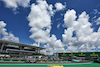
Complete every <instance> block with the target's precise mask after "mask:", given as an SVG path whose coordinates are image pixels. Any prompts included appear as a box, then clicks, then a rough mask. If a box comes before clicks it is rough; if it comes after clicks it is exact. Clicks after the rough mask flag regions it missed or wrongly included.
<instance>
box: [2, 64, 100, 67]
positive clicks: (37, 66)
mask: <svg viewBox="0 0 100 67" xmlns="http://www.w3.org/2000/svg"><path fill="white" fill-rule="evenodd" d="M0 67H100V63H78V64H76V63H71V64H0Z"/></svg>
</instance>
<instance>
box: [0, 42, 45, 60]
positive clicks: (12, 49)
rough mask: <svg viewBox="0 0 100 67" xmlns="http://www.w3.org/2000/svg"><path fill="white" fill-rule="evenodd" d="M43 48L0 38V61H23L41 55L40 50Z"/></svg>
mask: <svg viewBox="0 0 100 67" xmlns="http://www.w3.org/2000/svg"><path fill="white" fill-rule="evenodd" d="M42 49H45V48H42V47H36V46H32V45H26V44H21V43H15V42H10V41H4V40H0V61H5V60H6V61H25V60H30V59H31V58H33V56H39V55H43V54H40V50H42Z"/></svg>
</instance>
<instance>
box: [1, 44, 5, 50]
mask: <svg viewBox="0 0 100 67" xmlns="http://www.w3.org/2000/svg"><path fill="white" fill-rule="evenodd" d="M3 47H4V43H2V46H1V52H2V51H3Z"/></svg>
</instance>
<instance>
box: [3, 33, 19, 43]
mask: <svg viewBox="0 0 100 67" xmlns="http://www.w3.org/2000/svg"><path fill="white" fill-rule="evenodd" d="M2 39H3V40H6V41H12V42H19V38H18V37H15V36H14V35H13V34H12V33H9V34H8V35H5V36H3V37H2Z"/></svg>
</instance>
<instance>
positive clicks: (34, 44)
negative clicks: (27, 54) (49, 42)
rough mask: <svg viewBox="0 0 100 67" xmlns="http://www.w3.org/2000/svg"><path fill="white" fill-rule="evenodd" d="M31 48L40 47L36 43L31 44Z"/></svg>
mask: <svg viewBox="0 0 100 67" xmlns="http://www.w3.org/2000/svg"><path fill="white" fill-rule="evenodd" d="M31 45H32V46H37V47H39V46H40V44H36V43H33V44H31Z"/></svg>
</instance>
